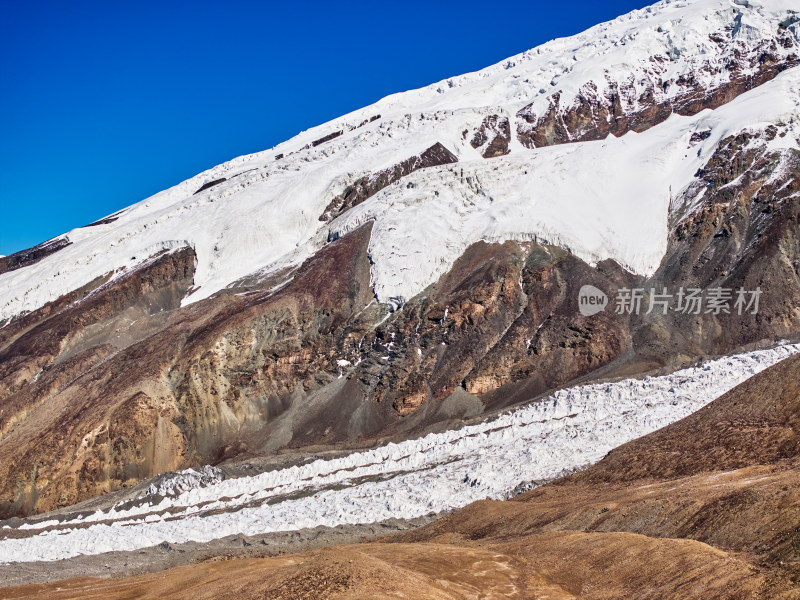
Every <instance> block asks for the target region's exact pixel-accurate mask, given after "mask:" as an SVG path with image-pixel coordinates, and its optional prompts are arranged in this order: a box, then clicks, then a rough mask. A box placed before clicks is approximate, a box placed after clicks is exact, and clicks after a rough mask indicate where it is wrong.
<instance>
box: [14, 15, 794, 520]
mask: <svg viewBox="0 0 800 600" xmlns="http://www.w3.org/2000/svg"><path fill="white" fill-rule="evenodd" d="M799 32H800V18H799V17H798V14H797V12H796V11H795V10H794V9H793V8H792V5H791V2H789V1H788V0H769V1H764V2H755V1H752V2H751V1H750V0H748V1H747V2H739V1H737V2H731V1H729V0H692V1H676V2H667V1H665V2H660V3H658V4H656V5H654V6H653V7H650V8H648V9H644V10H641V11H634V12H633V13H631V14H629V15H626V16H623V17H620V18H619V19H617V20H615V21H612V22H610V23H606V24H602V25H598V26H597V27H595V28H592V29H591V30H589V31H587V32H585V33H583V34H580V35H578V36H574V37H572V38H566V39H562V40H555V41H553V42H550V43H548V44H545V45H544V46H541V47H539V48H536V49H534V50H531V51H528V52H526V53H523V54H521V55H519V56H517V57H513V58H511V59H509V60H508V61H505V62H504V63H502V64H498V65H495V66H493V67H489V68H487V69H484V70H483V71H479V72H477V73H473V74H469V75H464V76H461V77H457V78H453V79H450V80H447V81H445V82H441V83H439V84H434V85H432V86H429V87H427V88H423V89H421V90H414V91H411V92H406V93H403V94H398V95H395V96H390V97H388V98H386V99H384V100H382V101H380V102H378V103H376V104H375V105H373V106H371V107H367V108H365V109H362V110H360V111H356V112H354V113H351V114H350V115H346V116H344V117H342V118H340V119H337V120H335V121H332V122H331V123H328V124H325V125H321V126H319V127H317V128H314V129H313V130H310V131H307V132H304V133H302V134H300V135H299V136H297V137H295V138H293V139H292V140H289V141H287V142H285V143H283V144H280V145H279V146H277V147H275V148H273V149H272V150H270V151H268V152H264V153H259V154H255V155H250V156H245V157H240V158H237V159H234V160H232V161H230V162H228V163H225V164H223V165H220V166H218V167H215V168H213V169H210V170H209V171H206V172H205V173H202V174H200V175H198V176H197V177H194V178H192V179H190V180H187V181H185V182H183V183H181V184H179V185H177V186H175V187H174V188H171V189H169V190H166V191H164V192H162V193H160V194H157V195H155V196H153V197H152V198H149V199H147V200H144V201H143V202H141V203H139V204H137V205H134V206H132V207H130V208H128V209H125V210H123V211H120V212H119V213H116V214H114V215H110V216H109V217H107V218H105V219H102V220H100V221H97V222H96V223H93V224H91V225H90V226H87V227H84V228H80V229H77V230H74V231H72V232H69V233H67V234H65V235H64V236H61V237H59V238H56V239H55V240H51V241H49V242H46V243H45V244H42V245H40V246H37V247H35V248H32V249H30V250H28V251H24V252H22V253H18V254H16V255H12V256H9V257H5V258H3V259H0V319H2V327H0V458H2V461H0V465H2V466H0V516H12V515H23V514H30V513H32V512H37V511H45V510H50V509H52V508H56V507H61V506H66V505H69V504H72V503H74V502H77V501H81V500H84V499H86V498H90V497H92V496H95V495H97V494H100V493H105V492H109V491H113V490H116V489H120V488H122V487H126V486H129V485H131V484H133V483H135V482H137V481H140V480H141V479H143V478H147V477H150V476H152V475H156V474H158V473H162V472H165V471H168V470H176V469H181V468H185V467H190V466H200V465H203V464H208V463H217V462H220V461H224V460H228V459H231V458H234V457H241V456H251V455H260V454H264V453H271V452H276V451H278V450H281V449H285V448H309V447H322V448H332V447H335V448H339V449H341V448H349V447H357V446H369V445H373V444H375V443H377V442H378V441H379V440H381V439H383V438H385V437H387V436H408V435H414V434H417V433H418V432H420V431H423V430H425V428H426V427H429V426H432V425H434V424H436V423H440V424H444V425H447V424H453V422H454V421H458V420H459V419H461V418H467V417H474V416H476V415H479V414H482V413H484V412H489V411H491V410H494V409H498V408H503V407H507V406H510V405H512V404H514V403H517V402H522V401H528V400H531V399H533V398H536V397H537V396H539V395H541V394H544V393H547V392H549V391H551V390H553V389H555V388H558V387H560V386H564V385H567V384H569V383H571V382H575V381H576V380H579V379H581V378H584V377H587V376H590V377H600V376H603V377H614V376H620V375H637V374H642V373H646V372H650V371H653V370H654V369H662V368H663V369H667V370H670V369H674V368H677V367H679V366H682V365H684V364H687V363H691V362H693V361H695V360H697V359H698V358H702V357H706V356H711V355H721V354H729V353H731V352H733V351H736V350H740V349H744V348H749V347H753V346H757V345H766V344H772V343H774V342H776V341H778V340H780V339H783V338H791V337H794V336H797V334H798V333H800V310H798V308H797V307H798V306H800V275H799V273H800V267H798V265H799V264H800V245H799V244H798V239H797V235H796V223H797V220H798V212H799V211H800V204H799V203H798V190H800V183H798V179H799V178H798V175H800V154H799V152H800V143H799V142H798V136H799V135H800V132H798V128H799V127H800V125H799V124H798V123H800V121H798V117H800V67H798V66H797V65H798V47H799V46H800V41H799V39H798V38H799V37H800V33H799ZM586 284H591V285H593V286H595V287H597V288H599V289H601V290H604V291H605V292H606V293H607V294H608V295H609V297H610V298H611V299H612V302H613V298H614V296H615V294H616V292H617V291H618V290H620V289H629V288H632V287H637V288H642V289H643V290H646V291H647V292H648V293H647V295H646V296H645V297H644V298H643V302H644V306H647V303H648V301H649V299H650V298H651V295H652V294H651V293H650V290H651V289H653V290H659V291H660V290H662V289H663V288H667V287H668V288H670V289H671V290H673V291H676V288H678V287H697V288H701V289H709V288H715V287H724V288H730V289H731V290H736V289H739V288H742V289H746V290H755V289H759V288H760V289H761V290H762V291H763V292H764V293H763V296H762V298H761V305H760V310H759V311H758V314H737V313H736V311H733V312H732V313H725V312H719V313H715V312H702V313H700V314H678V313H675V312H670V313H668V314H661V313H659V312H658V311H655V312H653V311H645V310H643V311H641V314H638V315H637V314H617V313H616V312H615V311H613V310H611V309H609V310H606V311H605V312H602V313H600V314H597V315H594V316H591V317H587V316H583V315H581V314H580V313H579V311H578V307H577V296H578V292H579V290H580V289H581V287H582V286H583V285H586ZM645 313H647V314H645Z"/></svg>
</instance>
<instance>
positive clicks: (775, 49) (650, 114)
mask: <svg viewBox="0 0 800 600" xmlns="http://www.w3.org/2000/svg"><path fill="white" fill-rule="evenodd" d="M714 41H715V42H716V43H717V44H719V45H720V46H722V47H724V48H725V55H726V56H728V59H727V60H726V61H722V62H721V63H716V62H715V63H707V64H705V65H702V66H699V67H698V68H697V69H695V70H693V71H692V73H690V74H685V75H681V76H680V77H678V78H677V79H675V80H672V79H665V77H666V75H665V73H666V72H667V69H666V66H667V65H668V64H669V62H670V61H669V59H668V58H667V57H663V56H654V57H652V58H651V64H650V65H649V66H648V68H647V69H645V71H644V73H643V75H642V80H641V81H636V82H634V81H626V82H620V81H613V80H610V79H609V80H608V82H607V83H608V91H605V92H601V91H600V90H599V88H598V86H597V85H596V84H594V83H589V84H586V85H585V86H583V87H582V88H581V89H580V91H579V92H578V95H577V98H576V99H575V100H574V102H572V103H570V104H569V105H564V104H562V101H561V93H560V92H557V93H556V94H554V95H552V96H551V97H550V104H549V107H548V109H547V110H546V111H545V112H544V113H543V114H537V113H536V112H535V110H534V108H533V104H529V105H528V106H526V107H524V108H522V109H521V110H520V111H519V112H518V113H517V137H518V138H519V141H520V142H521V143H522V144H523V145H524V146H525V147H527V148H540V147H542V146H551V145H554V144H565V143H569V142H582V141H589V140H600V139H603V138H605V137H608V136H609V135H615V136H617V137H619V136H621V135H624V134H625V133H627V132H629V131H636V132H642V131H645V130H646V129H649V128H650V127H653V126H654V125H658V124H659V123H662V122H663V121H665V120H666V119H667V118H668V117H669V116H670V115H671V114H672V113H677V114H679V115H684V116H689V115H695V114H697V113H699V112H700V111H701V110H704V109H707V108H711V109H714V108H718V107H720V106H722V105H723V104H726V103H728V102H730V101H731V100H733V99H734V98H736V97H737V96H739V95H740V94H742V93H744V92H746V91H748V90H751V89H753V88H755V87H757V86H759V85H761V84H763V83H766V82H767V81H770V80H771V79H773V78H774V77H775V76H776V75H778V74H779V73H781V72H782V71H784V70H786V69H788V68H791V67H793V66H795V65H797V64H798V62H800V60H799V59H798V56H797V53H796V51H795V52H792V51H791V50H792V49H795V48H796V42H795V39H794V36H793V35H792V34H791V33H790V32H789V31H786V30H779V31H778V32H777V33H776V36H775V38H774V39H773V40H770V41H769V43H768V44H766V45H765V46H764V47H761V48H759V49H758V50H755V51H752V52H749V53H746V52H745V49H744V48H743V47H741V46H740V45H739V44H738V43H737V42H735V41H732V40H722V39H719V40H714ZM721 74H724V75H726V76H727V77H726V78H727V80H728V81H727V82H726V83H723V84H721V85H716V86H714V87H710V88H709V87H707V84H704V83H703V82H702V81H701V80H700V79H701V75H702V76H719V75H721ZM637 90H644V91H642V92H639V91H637Z"/></svg>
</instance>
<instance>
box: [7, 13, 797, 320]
mask: <svg viewBox="0 0 800 600" xmlns="http://www.w3.org/2000/svg"><path fill="white" fill-rule="evenodd" d="M793 7H794V9H793ZM796 9H797V7H795V6H794V3H793V2H792V1H790V0H770V1H767V2H756V1H754V2H752V3H751V2H749V0H748V1H740V2H733V1H731V0H703V1H698V0H694V1H691V2H689V1H686V0H683V1H681V0H676V1H673V2H660V3H658V4H656V5H654V6H652V7H650V8H646V9H643V10H639V11H634V12H632V13H630V14H628V15H625V16H623V17H620V18H619V19H617V20H615V21H612V22H610V23H605V24H602V25H598V26H597V27H593V28H592V29H589V30H588V31H586V32H584V33H582V34H580V35H577V36H574V37H571V38H565V39H559V40H554V41H552V42H550V43H547V44H545V45H543V46H540V47H538V48H535V49H533V50H530V51H528V52H525V53H523V54H520V55H518V56H515V57H512V58H510V59H508V60H506V61H503V62H502V63H500V64H497V65H494V66H492V67H489V68H487V69H484V70H482V71H478V72H476V73H471V74H468V75H463V76H461V77H454V78H451V79H448V80H446V81H442V82H439V83H437V84H433V85H431V86H428V87H426V88H423V89H420V90H414V91H411V92H406V93H402V94H396V95H394V96H389V97H387V98H385V99H383V100H381V101H379V102H377V103H376V104H374V105H372V106H369V107H367V108H364V109H361V110H358V111H356V112H354V113H351V114H349V115H346V116H344V117H342V118H340V119H336V120H334V121H332V122H330V123H326V124H324V125H321V126H319V127H315V128H313V129H311V130H309V131H306V132H303V133H301V134H300V135H298V136H296V137H295V138H293V139H291V140H288V141H287V142H284V143H282V144H280V145H278V146H276V147H275V148H272V149H270V150H268V151H265V152H262V153H258V154H253V155H249V156H242V157H239V158H236V159H234V160H231V161H229V162H227V163H225V164H222V165H220V166H218V167H215V168H213V169H209V170H208V171H206V172H204V173H201V174H199V175H197V176H196V177H194V178H192V179H189V180H187V181H185V182H183V183H181V184H179V185H177V186H175V187H174V188H171V189H169V190H166V191H164V192H161V193H159V194H156V195H155V196H153V197H151V198H149V199H147V200H144V201H143V202H141V203H139V204H136V205H134V206H132V207H130V208H129V209H126V210H123V211H121V212H120V213H118V214H116V215H112V216H110V217H108V218H106V219H104V220H102V221H100V222H98V224H95V226H93V227H84V228H81V229H76V230H73V231H71V232H69V233H67V234H65V236H63V237H62V238H59V239H60V240H68V241H69V243H70V246H69V247H65V248H64V249H62V250H60V251H59V256H58V257H57V258H56V257H53V258H51V259H49V260H44V261H41V262H40V263H38V264H36V265H35V266H31V267H30V268H28V269H26V270H25V271H20V272H18V273H6V274H4V275H2V276H1V278H0V282H2V293H0V319H3V318H5V319H7V318H10V317H12V316H14V315H16V314H18V313H19V312H20V311H23V310H28V311H30V310H34V309H36V308H39V307H41V306H42V305H43V304H44V303H46V302H48V301H51V300H55V299H56V298H59V297H61V296H63V295H64V294H66V293H68V292H71V291H74V290H76V289H78V288H79V287H81V286H83V285H86V284H88V283H89V282H91V281H92V280H94V279H95V278H97V277H102V276H105V275H107V274H109V273H114V272H117V271H118V270H120V269H123V268H133V267H135V266H136V265H137V264H140V263H141V262H142V261H145V260H147V258H148V257H149V256H152V255H153V254H155V253H156V252H159V251H161V250H164V249H171V248H176V247H181V246H190V247H191V248H193V249H194V251H195V253H196V255H197V261H198V262H197V270H196V273H195V290H194V291H193V293H192V294H190V295H189V296H188V297H187V298H186V299H185V301H184V304H186V303H188V302H194V301H197V300H200V299H203V298H207V297H209V296H211V295H212V294H213V293H215V292H217V291H219V290H220V289H222V288H224V287H226V286H228V285H230V284H232V283H234V282H235V281H236V280H238V279H240V278H242V277H245V276H248V275H251V274H253V273H255V272H265V273H269V272H276V271H278V270H280V269H281V268H284V267H286V266H287V265H297V264H299V263H300V262H302V261H303V260H305V259H306V258H308V257H309V256H312V255H313V254H314V253H315V252H316V251H318V250H319V249H320V248H321V247H322V246H323V245H324V244H325V243H326V242H327V241H328V239H329V238H330V234H331V232H334V233H336V232H340V231H347V230H350V229H352V228H353V227H355V226H357V224H359V223H363V222H364V221H366V220H374V221H375V231H374V233H373V240H372V241H371V242H370V251H371V253H372V255H373V258H374V265H373V268H372V280H373V283H374V285H375V291H376V295H377V297H378V300H379V301H381V302H386V301H388V300H389V299H390V298H392V297H403V298H411V297H412V296H414V295H416V294H417V293H419V292H420V291H422V290H423V289H424V288H425V287H427V286H428V285H430V284H431V283H433V282H434V281H435V280H436V279H437V278H438V277H439V276H440V275H442V274H443V273H445V272H446V271H447V270H448V269H449V267H450V266H452V264H453V262H454V261H455V259H456V258H458V257H459V256H460V255H461V254H462V253H463V252H464V250H465V249H466V247H467V246H468V245H469V244H471V243H473V242H475V241H478V240H480V239H486V240H490V241H502V240H509V239H510V240H517V239H522V240H530V239H543V240H548V241H550V242H552V243H556V244H557V245H561V246H567V247H569V248H570V249H571V250H572V251H573V252H575V253H576V254H577V255H578V256H580V257H581V258H584V259H586V260H590V261H598V260H602V259H605V258H612V259H614V260H616V261H618V262H620V263H621V264H623V265H624V266H626V267H627V268H629V269H630V270H632V271H634V272H636V273H642V274H650V273H652V272H653V271H655V269H656V268H657V267H658V265H659V263H660V260H661V258H662V257H663V256H664V253H665V251H666V244H667V233H668V214H667V213H668V211H667V208H668V204H669V200H670V197H671V192H670V190H672V194H675V195H678V194H679V193H680V192H681V191H683V190H684V189H685V188H686V187H687V186H688V185H689V184H690V183H691V182H692V177H693V174H694V173H695V172H696V171H697V169H698V168H699V167H701V166H702V165H703V164H704V163H705V161H706V160H707V159H708V157H709V156H710V154H711V153H713V150H714V148H716V146H717V145H718V143H719V141H720V140H721V139H722V138H724V137H725V136H727V135H730V134H731V133H735V132H737V131H739V130H741V129H744V128H747V127H751V126H755V125H759V124H761V123H775V122H779V121H785V122H787V123H788V122H789V121H791V117H792V115H793V114H794V112H793V111H794V110H795V109H796V101H797V83H796V79H797V76H796V75H792V76H789V77H787V78H784V79H782V80H781V81H780V82H776V83H775V85H774V86H771V87H770V88H769V89H766V90H762V91H761V92H760V94H759V95H757V96H756V97H750V98H749V99H747V100H745V99H743V100H742V101H741V102H739V103H736V104H735V105H734V106H730V107H727V108H726V109H725V110H724V111H722V113H720V114H715V115H714V117H710V116H707V115H700V116H698V117H696V118H691V116H692V115H694V114H696V113H700V112H701V111H702V110H703V109H705V108H717V107H718V106H719V105H721V104H724V103H726V102H728V101H730V100H732V99H733V98H734V97H735V96H737V95H739V94H740V93H742V92H745V91H748V90H749V89H750V88H752V87H756V86H757V85H758V84H759V83H763V82H764V81H766V80H768V79H772V77H774V76H775V75H776V74H777V73H778V72H779V71H782V70H785V69H787V68H789V67H791V66H794V65H795V64H796V63H797V62H798V56H797V46H798V37H800V33H799V32H800V23H799V22H798V20H797V19H798V18H799V17H798V16H797V15H798V13H797V10H796ZM681 115H683V116H684V118H680V116H681ZM665 120H669V123H668V128H661V129H659V131H658V132H655V131H654V132H651V133H650V134H647V135H630V136H623V135H622V134H624V133H626V132H627V131H633V132H637V133H641V132H642V131H644V130H646V129H648V128H649V127H651V126H652V125H655V124H657V123H660V122H662V121H665ZM709 129H710V130H711V131H712V135H711V136H710V137H709V138H708V139H706V140H705V141H703V143H702V144H700V145H699V146H698V147H695V148H693V149H692V152H691V153H690V155H689V156H684V155H685V154H686V148H685V146H686V145H687V144H688V142H689V138H690V137H691V135H692V134H693V133H695V132H697V131H704V130H709ZM609 134H614V135H616V136H618V138H619V139H615V138H614V137H608V136H609ZM796 137H797V135H796V134H792V135H788V136H787V137H784V138H781V139H779V140H777V142H775V141H774V142H773V144H774V145H776V146H778V147H796ZM484 138H485V139H484ZM597 139H604V140H605V142H604V143H598V144H586V145H580V146H566V147H560V148H553V149H550V150H544V149H540V150H539V151H536V152H531V151H529V150H530V149H536V148H541V147H542V146H545V145H552V144H559V142H571V141H579V140H597ZM437 142H438V143H441V144H443V145H444V146H445V148H446V149H447V150H448V151H449V152H452V153H453V156H452V157H450V156H448V157H447V158H446V159H442V160H443V161H445V162H451V161H456V160H457V161H458V162H459V163H460V164H459V165H458V167H454V166H451V167H447V166H440V167H439V168H438V169H429V170H425V171H424V174H423V173H420V174H418V175H417V176H416V177H415V178H412V179H410V180H408V181H404V182H403V184H402V185H401V184H400V183H397V182H395V183H396V185H393V186H390V187H389V189H386V190H384V191H383V193H382V194H380V195H379V196H377V197H375V198H372V199H371V201H370V202H369V204H368V205H367V206H364V207H362V208H361V210H360V211H358V212H357V213H354V214H349V215H342V217H343V218H341V219H340V220H339V221H338V222H336V223H330V222H328V223H326V222H323V221H320V216H321V215H323V213H325V209H326V207H327V206H328V205H329V204H330V203H331V202H332V201H334V199H336V198H337V197H338V196H339V195H341V194H342V193H343V192H345V190H346V189H347V188H348V186H352V185H353V184H354V183H355V182H356V181H359V180H360V178H362V177H369V176H371V175H372V176H374V175H375V174H377V173H380V172H381V171H382V170H383V169H387V168H392V167H393V166H395V165H398V164H400V163H401V162H402V161H404V160H406V159H408V158H409V157H412V156H415V155H418V154H421V153H422V152H424V151H425V150H426V149H427V148H429V147H431V146H433V145H435V144H436V143H437ZM478 142H480V144H479V145H478ZM492 144H494V146H492ZM490 146H492V148H493V149H494V150H493V152H494V153H495V154H500V155H503V154H508V158H507V159H501V160H498V161H492V162H489V163H485V162H484V161H483V160H481V159H482V154H486V148H488V147H490ZM697 150H700V152H699V153H698V152H697ZM277 157H280V158H277ZM684 159H685V160H684ZM434 162H435V161H434ZM430 166H433V165H432V164H431V165H430ZM462 171H463V172H464V174H463V175H462ZM630 172H638V173H640V176H639V177H637V178H635V179H634V178H632V177H629V176H626V175H627V174H628V173H630ZM389 179H392V178H389ZM417 179H419V181H417ZM565 180H566V181H565ZM385 183H386V182H383V184H384V185H385ZM409 183H410V184H412V185H418V186H419V187H418V188H416V189H415V191H410V189H409V187H408V184H409ZM212 184H213V185H212ZM376 187H377V186H376ZM411 189H414V188H411ZM201 190H202V191H201ZM372 191H373V193H374V191H375V190H372ZM436 191H439V194H438V195H434V192H436ZM110 193H113V190H110ZM642 211H644V212H642ZM51 243H52V242H51Z"/></svg>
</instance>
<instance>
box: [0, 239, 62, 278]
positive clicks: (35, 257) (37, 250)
mask: <svg viewBox="0 0 800 600" xmlns="http://www.w3.org/2000/svg"><path fill="white" fill-rule="evenodd" d="M71 243H72V242H70V241H69V239H68V238H66V237H62V238H58V239H55V240H50V241H47V242H43V243H41V244H39V245H38V246H34V247H33V248H29V249H28V250H22V251H21V252H17V253H15V254H12V255H10V256H4V257H2V258H0V275H2V274H3V273H8V272H9V271H16V270H17V269H21V268H22V267H27V266H29V265H33V264H35V263H37V262H39V261H40V260H42V259H43V258H45V257H47V256H50V255H51V254H55V253H56V252H58V251H59V250H61V249H63V248H66V247H67V246H69V245H70V244H71Z"/></svg>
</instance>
